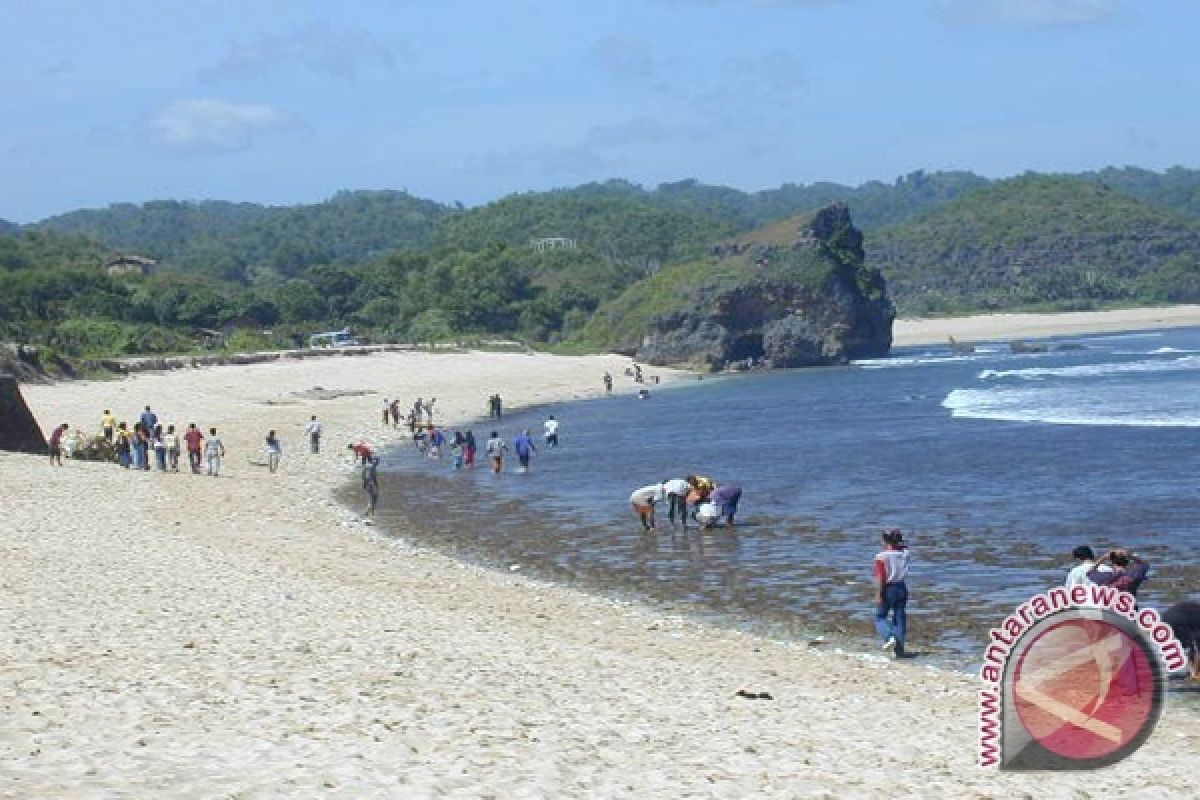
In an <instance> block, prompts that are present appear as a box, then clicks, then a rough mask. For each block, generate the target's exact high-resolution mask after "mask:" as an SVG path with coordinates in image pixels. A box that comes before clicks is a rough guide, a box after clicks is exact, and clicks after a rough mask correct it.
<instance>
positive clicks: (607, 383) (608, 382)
mask: <svg viewBox="0 0 1200 800" xmlns="http://www.w3.org/2000/svg"><path fill="white" fill-rule="evenodd" d="M604 393H605V394H612V373H611V372H605V373H604Z"/></svg>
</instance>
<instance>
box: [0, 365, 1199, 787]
mask: <svg viewBox="0 0 1200 800" xmlns="http://www.w3.org/2000/svg"><path fill="white" fill-rule="evenodd" d="M335 361H336V362H338V363H336V364H334V363H333V362H335ZM318 362H319V363H318ZM626 363H628V361H627V360H626V359H622V358H620V357H616V356H592V357H585V358H567V357H558V356H547V355H535V356H525V355H509V354H462V355H458V354H455V355H428V354H380V355H371V356H368V357H364V358H361V359H318V360H315V361H313V362H299V363H292V364H264V365H255V366H241V367H238V366H229V367H223V368H221V369H219V370H218V369H209V368H205V369H198V370H185V371H179V372H171V373H164V374H143V375H139V376H137V377H134V378H127V379H124V380H121V381H117V382H113V381H103V382H96V381H84V382H74V383H69V384H61V385H50V386H24V387H22V390H23V392H24V394H25V397H26V401H27V403H28V404H29V406H30V408H31V410H32V411H33V413H34V415H35V416H36V417H37V419H38V420H39V422H40V423H41V424H42V425H43V426H44V427H45V426H50V427H52V426H53V425H54V424H56V423H57V422H59V421H63V420H65V421H68V422H70V423H72V426H73V427H74V426H76V425H84V424H85V423H91V424H87V425H86V427H88V428H91V429H94V428H96V427H97V425H98V418H99V412H100V411H101V410H102V409H103V408H104V407H105V405H106V404H110V405H111V406H113V407H114V409H115V408H116V407H117V406H119V407H120V408H121V409H122V410H123V411H126V412H129V413H132V411H134V410H136V409H140V408H141V406H142V405H143V404H144V403H146V402H149V403H151V404H153V406H154V407H155V408H156V410H159V412H160V414H161V415H162V416H164V417H170V420H169V421H173V422H176V423H177V424H180V423H181V424H184V425H186V423H187V422H189V421H192V419H191V418H192V417H194V418H195V421H197V422H198V423H199V424H201V425H203V426H204V427H205V428H207V427H208V426H209V425H210V424H213V425H216V426H217V427H218V428H219V429H220V432H221V434H222V436H223V438H224V440H225V443H226V446H227V447H228V448H229V451H230V454H229V457H228V458H227V461H226V467H227V469H226V473H224V474H223V475H222V477H221V478H217V479H213V478H207V477H203V476H192V475H186V474H184V475H169V474H167V475H162V474H159V473H155V472H151V473H142V474H138V473H130V472H125V471H123V470H120V469H119V468H117V467H115V466H113V465H109V464H90V463H85V462H71V461H68V462H67V465H66V466H64V467H63V468H50V467H49V466H48V465H47V464H46V459H45V457H35V456H24V455H15V454H8V453H4V454H0V479H2V480H3V483H2V484H0V486H3V489H2V490H0V491H2V492H3V498H4V500H5V501H6V507H7V508H9V509H10V513H9V514H6V515H4V516H3V518H2V519H0V548H3V551H2V555H3V560H2V561H0V585H3V586H4V587H5V591H4V592H3V593H0V610H2V611H3V612H4V613H3V615H0V616H3V618H4V619H5V620H6V623H5V624H6V630H5V633H6V634H7V636H5V637H4V641H3V642H0V664H2V665H3V668H4V670H5V672H6V676H7V677H8V678H9V681H8V685H9V686H10V687H12V688H10V689H3V690H0V691H3V694H4V698H5V705H6V708H7V710H8V711H9V713H10V716H11V719H12V724H11V726H10V729H9V730H8V731H6V733H5V734H4V735H3V736H0V746H2V747H3V748H4V752H3V757H4V758H5V763H6V772H7V775H6V776H5V778H4V779H0V780H7V781H8V782H9V783H8V784H7V785H5V784H2V783H0V785H3V786H4V789H5V791H6V792H8V791H11V792H12V793H13V794H14V795H17V796H21V797H60V796H64V795H78V794H109V795H115V794H122V793H124V794H130V795H134V796H139V795H147V794H153V795H155V796H159V797H194V796H197V795H204V796H213V795H218V794H220V795H232V794H242V795H245V796H254V797H273V796H296V795H311V794H315V793H318V792H322V791H328V790H338V791H342V792H344V793H346V794H347V796H355V797H373V796H398V795H405V796H418V797H422V796H432V795H435V794H456V795H462V796H478V795H482V794H492V795H496V796H557V797H596V796H648V795H651V794H656V795H662V794H669V795H672V796H678V795H684V794H693V795H700V796H717V797H745V796H796V795H797V794H802V793H804V794H811V793H813V792H814V790H824V791H825V793H826V794H828V795H832V796H838V795H853V796H868V797H874V796H878V797H888V796H895V795H896V794H897V793H900V794H914V793H923V794H925V795H927V796H977V797H992V796H995V797H1005V796H1011V795H1012V794H1013V793H1021V792H1023V793H1028V794H1031V795H1036V796H1040V797H1080V796H1083V795H1080V793H1079V792H1080V789H1079V784H1078V780H1077V778H1074V777H1072V776H1071V775H1070V774H1061V775H1060V774H1045V775H1036V776H1030V775H1022V774H1009V773H995V772H988V771H984V770H981V769H979V768H978V767H977V766H976V749H977V742H976V741H975V739H976V735H977V721H976V718H975V716H974V715H975V713H976V711H975V703H976V700H977V695H978V689H979V683H978V680H977V679H975V678H972V677H971V676H967V675H962V674H959V673H954V672H950V671H946V670H940V669H933V668H929V667H927V666H925V665H921V664H892V663H890V662H889V661H888V660H886V659H885V658H883V657H882V656H880V655H876V654H867V655H855V654H847V653H841V652H835V651H828V652H826V651H824V650H823V649H822V648H819V647H811V646H810V647H806V646H802V645H800V644H795V643H792V644H789V643H781V642H777V641H772V640H770V639H767V638H764V637H761V636H756V635H753V634H750V633H743V632H738V631H731V630H725V629H721V628H717V627H714V626H712V625H707V624H703V623H701V622H697V621H694V620H690V619H686V618H684V617H682V616H680V615H677V614H665V613H661V612H655V611H653V610H652V609H648V608H644V607H640V606H639V605H637V604H633V603H628V602H621V601H614V600H611V599H606V598H603V597H599V596H595V595H592V594H589V593H587V592H584V591H580V590H577V589H572V588H570V587H562V586H558V585H555V584H549V583H546V582H544V581H540V580H536V579H531V578H529V577H526V576H521V575H520V574H519V572H518V573H508V574H506V573H504V572H502V571H497V570H491V569H486V568H481V567H476V566H471V565H468V564H464V563H462V562H459V561H456V560H454V559H452V558H449V557H446V556H443V555H439V554H437V553H436V552H433V551H431V550H429V549H428V548H423V547H417V546H413V545H411V544H409V543H407V542H405V541H403V540H401V541H396V540H391V539H389V538H388V537H385V536H383V535H381V534H380V532H379V531H378V530H376V529H375V528H374V527H373V526H367V525H364V524H363V523H362V521H361V519H359V518H358V515H357V514H354V513H352V512H350V511H348V510H347V509H344V508H343V507H342V506H341V504H340V503H339V502H338V501H337V498H336V497H335V491H336V490H337V488H338V487H339V486H342V485H343V484H344V483H345V482H346V480H352V479H353V475H354V470H353V468H352V467H351V466H350V465H349V464H348V457H347V455H346V451H345V449H344V448H345V442H346V441H348V440H351V439H356V438H358V437H360V436H366V437H369V438H370V439H371V440H372V441H373V442H378V443H380V444H382V443H384V442H385V441H388V442H390V441H396V440H397V439H398V437H395V436H393V435H391V434H388V433H387V432H382V435H379V434H380V432H381V428H380V425H379V408H380V400H381V398H382V396H383V395H384V394H386V395H387V396H389V397H390V396H392V393H393V392H395V393H397V394H399V395H400V396H401V397H402V398H406V400H408V399H411V398H412V397H415V396H417V395H422V396H426V395H427V394H430V393H431V391H430V389H431V387H432V389H433V392H432V393H436V394H437V395H438V396H439V398H441V399H439V401H438V411H439V418H441V419H443V420H445V421H446V422H449V423H453V422H455V421H458V420H467V419H469V418H470V417H473V416H476V415H477V414H478V413H479V411H480V409H481V408H482V404H483V400H484V398H485V397H486V396H487V395H488V394H491V393H492V392H494V391H500V393H501V394H502V395H504V397H505V400H506V404H508V405H509V406H510V407H513V408H515V407H517V406H529V405H536V404H538V403H541V402H565V401H567V400H571V399H578V398H581V397H584V396H591V395H594V394H599V393H600V391H599V374H600V372H601V371H602V370H603V369H605V368H607V369H609V370H610V371H611V372H613V374H614V376H616V377H617V380H618V383H619V384H620V385H622V387H623V388H624V384H625V383H626V380H625V379H624V377H623V376H622V375H621V369H622V368H623V365H624V364H626ZM660 372H663V373H668V372H669V371H667V370H660ZM316 386H321V387H324V389H325V390H326V392H325V393H322V394H321V395H320V396H327V395H328V393H329V391H330V390H353V391H359V390H362V391H368V392H373V393H368V394H361V395H353V394H347V395H343V396H340V397H336V398H335V399H326V400H321V399H316V397H315V396H314V395H312V394H310V393H309V392H311V390H312V388H314V387H316ZM333 393H334V394H336V391H334V392H333ZM310 413H317V414H319V416H320V417H321V419H323V420H324V421H325V424H326V431H327V433H326V437H325V446H324V448H323V452H322V454H321V455H320V456H317V457H310V456H308V454H307V453H306V452H305V450H306V447H305V443H304V442H303V440H302V438H301V434H300V433H299V431H300V429H301V428H302V426H303V423H304V422H306V421H307V419H308V416H309V414H310ZM268 427H275V428H277V429H278V430H279V431H280V435H281V437H282V438H283V439H284V442H285V447H286V449H285V452H284V461H283V465H282V466H281V471H280V473H279V474H277V475H271V474H269V473H267V471H266V470H265V469H263V468H261V467H256V466H253V463H252V462H253V460H254V459H255V458H258V453H259V452H260V449H261V447H260V443H261V437H262V434H263V433H264V432H265V430H266V428H268ZM402 489H403V487H401V490H402ZM406 499H407V501H408V502H412V503H419V502H420V501H421V498H420V497H419V496H418V497H407V498H406ZM740 689H748V690H752V691H769V692H770V693H771V694H772V698H773V699H772V700H770V701H766V700H750V701H747V700H744V699H741V698H739V697H737V696H736V692H737V691H738V690H740ZM1193 717H1194V715H1183V714H1178V713H1168V714H1167V715H1165V716H1164V719H1163V721H1162V723H1161V724H1160V726H1159V728H1158V730H1157V732H1156V733H1155V734H1154V736H1153V737H1151V739H1150V740H1149V741H1148V742H1147V744H1146V746H1145V747H1143V748H1142V750H1140V751H1139V752H1138V753H1137V754H1135V755H1134V756H1133V757H1132V758H1131V759H1130V760H1129V761H1128V762H1127V763H1128V764H1129V765H1130V766H1131V767H1133V768H1135V769H1137V770H1138V774H1139V782H1140V783H1141V784H1142V785H1143V788H1145V789H1146V790H1147V791H1151V792H1154V793H1155V794H1156V796H1164V797H1170V796H1180V797H1183V796H1190V793H1191V792H1192V791H1193V789H1194V787H1193V786H1192V781H1191V779H1190V774H1191V773H1190V765H1191V763H1192V760H1193V755H1192V754H1193V753H1194V752H1196V749H1197V748H1200V721H1198V720H1196V719H1194V718H1193ZM897 730H900V731H904V736H903V737H900V738H899V739H898V737H897V735H896V732H897Z"/></svg>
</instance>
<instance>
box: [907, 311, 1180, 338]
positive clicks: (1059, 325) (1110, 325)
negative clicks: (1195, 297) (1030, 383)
mask: <svg viewBox="0 0 1200 800" xmlns="http://www.w3.org/2000/svg"><path fill="white" fill-rule="evenodd" d="M1190 326H1200V306H1164V307H1161V308H1124V309H1119V310H1116V311H1071V312H1063V313H1056V314H977V315H974V316H969V317H932V318H928V319H924V318H916V317H910V318H901V319H897V320H896V322H895V324H894V325H893V326H892V334H893V338H894V344H896V345H897V346H900V345H912V344H945V343H946V342H947V341H948V339H949V337H951V336H953V337H954V338H955V339H957V340H958V341H960V342H988V341H996V340H1004V339H1008V340H1011V339H1033V338H1037V337H1043V336H1074V335H1080V334H1088V333H1112V332H1117V331H1141V330H1157V329H1161V328H1179V327H1190Z"/></svg>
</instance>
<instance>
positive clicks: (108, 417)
mask: <svg viewBox="0 0 1200 800" xmlns="http://www.w3.org/2000/svg"><path fill="white" fill-rule="evenodd" d="M100 430H102V431H104V441H106V442H111V441H112V440H113V434H114V433H116V431H117V418H116V417H114V416H113V413H112V412H111V411H109V410H108V409H107V408H106V409H104V413H103V414H102V415H101V416H100Z"/></svg>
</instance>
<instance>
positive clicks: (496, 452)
mask: <svg viewBox="0 0 1200 800" xmlns="http://www.w3.org/2000/svg"><path fill="white" fill-rule="evenodd" d="M484 450H485V451H486V452H487V454H488V458H490V459H491V460H492V472H493V473H495V474H496V475H499V474H500V471H501V470H503V469H504V451H506V450H508V444H507V443H506V442H505V441H504V440H503V439H501V438H500V434H499V433H497V432H496V431H492V435H491V436H490V437H489V438H488V440H487V444H486V445H484Z"/></svg>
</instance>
